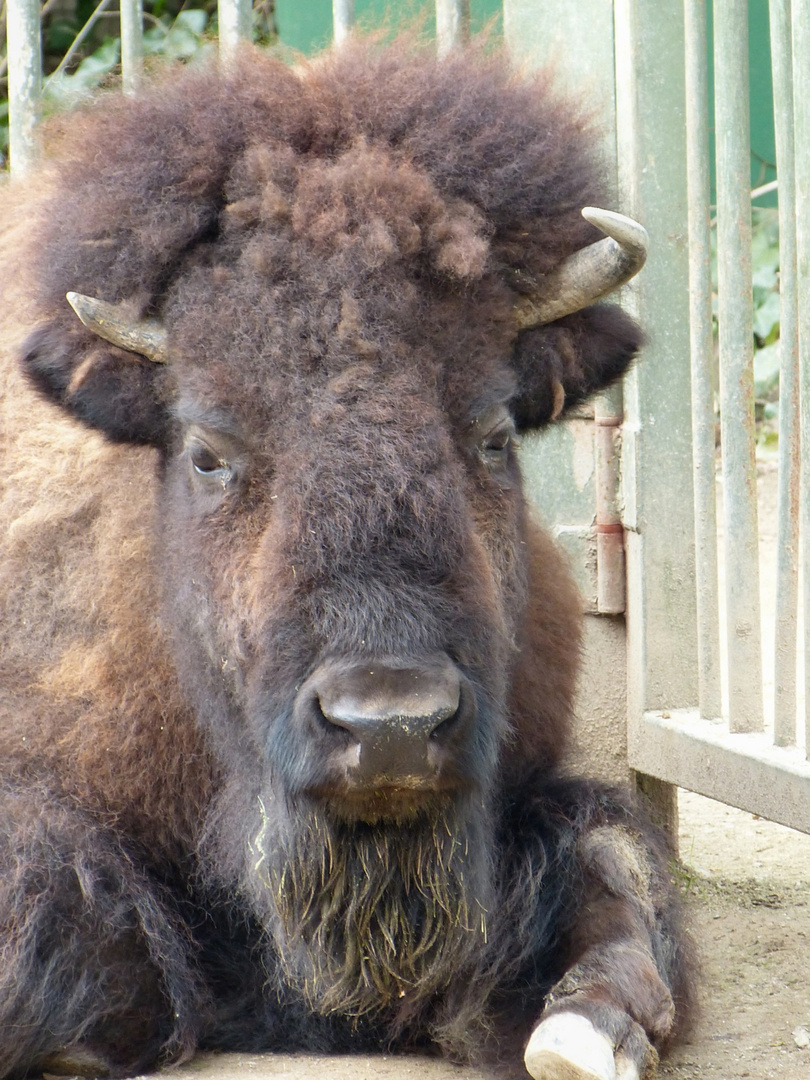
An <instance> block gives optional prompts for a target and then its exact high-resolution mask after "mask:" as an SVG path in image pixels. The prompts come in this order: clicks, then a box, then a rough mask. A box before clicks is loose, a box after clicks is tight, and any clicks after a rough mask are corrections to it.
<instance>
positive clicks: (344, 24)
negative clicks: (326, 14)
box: [332, 0, 354, 45]
mask: <svg viewBox="0 0 810 1080" xmlns="http://www.w3.org/2000/svg"><path fill="white" fill-rule="evenodd" d="M353 26H354V0H332V34H333V36H334V41H335V45H340V43H341V41H345V40H346V38H347V37H348V36H349V33H350V32H351V29H352V27H353Z"/></svg>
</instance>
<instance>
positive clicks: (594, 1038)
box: [524, 1013, 639, 1080]
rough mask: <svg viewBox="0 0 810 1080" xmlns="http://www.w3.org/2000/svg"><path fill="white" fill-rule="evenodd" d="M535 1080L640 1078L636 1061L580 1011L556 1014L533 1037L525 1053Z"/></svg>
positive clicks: (527, 1066) (544, 1022)
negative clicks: (617, 1049) (618, 1051)
mask: <svg viewBox="0 0 810 1080" xmlns="http://www.w3.org/2000/svg"><path fill="white" fill-rule="evenodd" d="M524 1061H525V1062H526V1069H527V1070H528V1072H529V1073H530V1074H531V1076H533V1077H534V1080H639V1074H638V1069H637V1068H636V1066H635V1064H634V1063H633V1062H632V1061H631V1060H630V1059H629V1058H627V1057H625V1056H624V1055H623V1054H619V1055H616V1054H614V1049H613V1043H612V1042H611V1041H610V1039H609V1038H608V1037H607V1036H606V1035H602V1034H601V1032H599V1031H597V1030H596V1028H595V1027H594V1026H593V1024H592V1023H591V1022H590V1020H587V1019H586V1018H585V1017H584V1016H580V1015H579V1014H578V1013H556V1014H555V1015H554V1016H550V1017H549V1018H548V1020H544V1021H543V1022H542V1024H540V1025H539V1026H538V1027H537V1028H536V1029H535V1031H534V1033H533V1034H532V1037H531V1039H529V1045H528V1046H527V1047H526V1054H525V1056H524Z"/></svg>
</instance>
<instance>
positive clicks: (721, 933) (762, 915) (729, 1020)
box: [172, 792, 810, 1080]
mask: <svg viewBox="0 0 810 1080" xmlns="http://www.w3.org/2000/svg"><path fill="white" fill-rule="evenodd" d="M679 802H680V819H681V829H680V844H681V858H682V861H683V863H684V873H683V881H682V887H683V890H684V894H685V896H686V901H687V905H688V911H689V916H690V921H691V925H692V927H693V932H694V934H695V937H696V939H697V943H698V948H699V951H700V955H701V961H702V967H703V970H702V975H701V1005H702V1007H701V1015H700V1017H699V1019H698V1023H697V1026H696V1029H695V1031H694V1032H693V1034H692V1036H691V1037H690V1039H689V1041H688V1042H687V1043H685V1044H684V1045H682V1046H680V1047H678V1048H677V1049H676V1050H675V1051H674V1052H673V1054H672V1055H671V1056H670V1058H669V1060H667V1061H666V1062H664V1063H663V1064H662V1066H661V1073H660V1075H661V1078H662V1080H664V1078H666V1080H738V1078H739V1080H742V1078H750V1080H771V1078H774V1080H776V1078H778V1080H810V976H809V975H808V968H809V967H810V836H806V835H804V834H803V833H797V832H793V831H792V830H791V829H785V828H782V826H780V825H774V824H773V823H772V822H769V821H761V820H759V819H757V818H754V817H752V816H751V815H750V814H744V813H743V812H742V811H740V810H734V809H732V808H731V807H726V806H722V805H720V804H719V803H714V802H711V801H710V800H709V799H703V798H701V797H700V796H698V795H693V794H691V793H688V792H681V795H680V800H679ZM805 1032H806V1033H807V1037H806V1039H805V1036H804V1033H805ZM804 1042H806V1043H807V1045H806V1046H800V1045H799V1044H800V1043H804ZM172 1076H173V1077H174V1078H175V1080H271V1078H272V1080H310V1078H312V1080H314V1078H318V1080H479V1074H477V1073H475V1072H472V1071H470V1070H463V1069H458V1068H455V1067H454V1066H452V1065H446V1064H443V1063H441V1062H437V1061H430V1060H422V1059H414V1058H396V1057H391V1056H380V1057H362V1058H317V1057H309V1058H307V1057H285V1056H280V1055H272V1054H265V1055H255V1054H250V1055H247V1054H223V1055H204V1056H201V1057H199V1058H197V1059H196V1060H195V1061H193V1062H191V1063H190V1064H189V1065H185V1066H182V1067H181V1068H179V1069H177V1070H173V1071H172Z"/></svg>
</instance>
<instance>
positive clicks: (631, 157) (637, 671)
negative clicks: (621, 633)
mask: <svg viewBox="0 0 810 1080" xmlns="http://www.w3.org/2000/svg"><path fill="white" fill-rule="evenodd" d="M614 12H615V42H616V68H615V69H616V109H617V142H618V163H619V191H620V192H621V206H622V209H624V210H625V212H626V213H628V214H630V215H631V216H633V217H636V218H638V220H639V221H641V222H643V224H644V225H645V226H646V227H647V229H648V231H649V233H650V254H649V258H648V260H647V264H646V266H645V267H644V270H643V271H642V273H641V274H639V276H638V278H635V279H634V280H633V281H632V282H631V284H630V286H629V288H628V292H629V293H630V294H631V297H632V299H633V300H634V301H635V304H636V305H637V307H636V308H635V310H634V314H635V313H637V314H638V316H639V318H640V320H641V324H642V326H644V328H645V329H646V330H647V331H648V333H649V338H650V345H649V346H648V348H647V349H646V350H645V354H644V356H643V358H642V359H641V361H640V362H639V363H638V364H636V365H635V366H634V367H633V369H632V371H631V372H630V375H629V377H628V378H627V379H626V380H625V388H624V404H625V425H624V434H623V439H622V443H623V445H622V473H623V478H624V495H625V517H624V522H625V529H626V535H625V544H626V556H627V627H628V645H629V650H628V665H629V676H628V683H627V693H628V724H629V727H628V749H629V753H630V764H631V765H633V764H634V757H635V740H636V735H637V733H638V732H640V730H641V727H642V719H643V716H644V714H645V713H646V712H647V711H650V710H662V709H666V710H669V709H677V708H690V707H694V706H695V705H696V704H697V698H698V687H697V632H696V627H697V612H696V603H695V592H694V581H695V554H694V536H695V522H694V500H693V497H692V409H691V403H690V362H689V263H688V254H687V243H686V240H687V223H688V211H687V187H686V168H685V162H686V143H685V125H684V110H685V71H684V62H683V56H684V53H683V49H684V25H683V4H662V3H660V0H615V4H614Z"/></svg>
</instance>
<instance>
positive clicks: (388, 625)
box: [0, 42, 688, 1080]
mask: <svg viewBox="0 0 810 1080" xmlns="http://www.w3.org/2000/svg"><path fill="white" fill-rule="evenodd" d="M45 141H46V144H47V156H46V158H45V164H44V165H43V166H42V168H41V169H40V171H39V172H38V173H37V174H36V175H35V176H34V177H33V178H31V179H28V180H26V181H25V182H24V183H21V184H19V185H18V187H17V188H16V189H15V188H12V189H10V190H9V191H8V192H7V194H6V199H5V202H6V206H7V209H6V212H5V214H4V218H5V222H6V224H5V226H4V241H3V242H4V245H5V255H4V264H3V265H4V283H3V294H4V295H3V299H4V310H5V312H6V314H7V316H8V319H7V323H8V325H7V327H6V329H5V331H4V340H5V341H9V340H11V341H12V343H13V350H12V351H13V353H14V359H13V361H11V362H10V363H9V365H8V366H7V368H6V369H4V372H3V387H4V405H3V409H4V415H3V440H4V442H3V450H2V461H3V481H4V492H3V495H2V520H3V535H4V547H3V552H2V562H0V590H1V592H2V604H3V608H2V629H0V633H1V634H2V662H3V673H2V699H1V700H2V714H1V718H0V762H2V770H3V773H2V776H3V779H2V786H1V787H0V803H1V807H0V875H1V876H0V935H1V937H0V958H1V959H0V1033H2V1034H1V1035H0V1041H1V1043H2V1045H0V1075H1V1076H3V1077H17V1076H22V1075H29V1074H32V1073H33V1074H36V1073H37V1072H41V1071H42V1070H46V1071H48V1072H51V1073H54V1072H71V1073H84V1074H86V1075H92V1076H101V1075H103V1076H113V1077H115V1076H127V1075H130V1074H132V1073H135V1072H137V1071H138V1070H142V1069H147V1068H151V1067H154V1066H156V1065H157V1064H159V1063H160V1062H165V1061H177V1060H180V1059H183V1058H187V1057H188V1056H189V1055H191V1054H192V1053H193V1052H194V1051H195V1049H196V1048H205V1047H207V1048H220V1049H242V1050H250V1051H254V1050H259V1049H268V1050H276V1049H278V1050H291V1049H305V1050H316V1051H320V1052H330V1051H347V1050H369V1049H371V1048H389V1049H402V1050H405V1049H425V1050H430V1049H434V1050H435V1049H437V1048H438V1049H439V1050H441V1051H442V1052H443V1053H445V1054H447V1055H448V1056H450V1057H452V1058H453V1059H455V1060H460V1061H473V1062H478V1063H481V1064H483V1065H484V1066H485V1067H491V1068H492V1069H495V1070H501V1072H502V1073H503V1074H505V1075H508V1076H518V1075H525V1072H524V1064H523V1059H524V1052H525V1063H526V1064H525V1067H526V1068H528V1070H529V1072H530V1073H531V1074H532V1075H533V1076H535V1077H538V1078H554V1080H559V1078H563V1077H564V1078H578V1080H593V1078H598V1080H612V1078H614V1077H619V1078H621V1080H632V1078H637V1077H640V1076H643V1075H645V1074H646V1073H647V1072H648V1071H649V1070H651V1069H653V1068H654V1061H655V1058H656V1048H657V1049H660V1047H661V1046H662V1045H664V1044H666V1042H667V1041H668V1040H669V1039H671V1037H672V1036H673V1033H674V1032H675V1031H676V1030H677V1028H678V1025H679V1023H680V1022H681V1019H680V1018H681V1017H683V1016H684V1015H685V1010H686V1006H687V1004H688V988H687V983H688V979H687V974H686V972H687V965H686V962H685V959H684V946H683V940H682V938H681V936H680V932H679V930H678V928H677V919H676V916H675V905H674V902H673V896H672V888H671V884H670V881H669V876H668V871H667V862H666V859H667V856H666V852H665V851H664V849H663V847H662V846H661V844H660V843H659V841H658V840H657V839H656V838H655V836H654V834H653V833H652V831H651V830H650V828H649V826H648V825H647V824H645V821H644V818H643V815H642V814H641V813H640V812H639V811H638V809H637V808H635V806H634V804H633V802H632V800H631V799H630V798H629V796H625V795H622V794H621V793H618V792H615V791H610V790H607V789H605V788H602V787H600V786H599V785H596V784H594V783H590V782H587V781H583V780H576V779H571V778H568V777H566V775H565V773H564V761H565V752H566V733H567V731H568V729H569V725H570V714H571V700H572V689H573V685H574V679H575V674H576V667H577V652H578V647H579V644H578V622H579V615H578V608H579V602H578V598H577V595H576V593H575V591H574V589H573V588H572V585H571V582H570V580H569V577H568V576H567V574H566V570H565V567H564V565H563V563H562V562H561V558H560V556H559V555H558V554H557V552H556V550H555V548H554V547H553V545H552V544H551V542H550V541H549V539H548V538H547V537H546V536H545V535H544V534H543V533H542V532H541V531H539V530H538V528H537V526H536V525H535V524H534V523H533V522H532V520H531V517H530V514H529V513H528V511H527V508H526V504H525V500H524V497H523V495H522V492H521V477H520V470H519V465H518V454H517V452H516V448H517V445H518V439H519V436H520V434H521V433H522V432H525V431H531V430H534V429H538V428H541V427H542V426H543V425H545V424H548V423H549V422H551V421H553V420H555V419H556V418H557V417H558V416H560V415H565V412H566V410H568V409H569V408H570V407H571V406H573V405H576V404H577V403H578V402H581V401H582V400H583V399H585V398H586V397H587V396H588V395H590V394H592V393H593V392H595V391H597V390H599V389H600V388H601V387H603V386H605V385H606V384H607V383H609V382H611V381H612V380H614V379H616V378H617V377H618V376H619V375H621V373H622V372H623V371H624V370H625V368H626V367H627V365H628V363H629V362H630V360H631V359H632V357H633V356H634V354H635V353H636V352H637V350H638V347H639V344H640V334H639V331H638V328H637V327H636V326H635V324H634V323H633V322H632V321H631V320H630V319H629V318H628V317H627V316H625V315H624V314H623V313H622V312H621V311H620V310H619V309H617V308H615V307H610V306H604V305H597V306H594V303H593V301H594V300H596V299H598V298H599V297H600V296H601V295H603V294H604V293H606V292H607V291H609V290H610V289H611V288H613V287H614V286H615V285H616V284H618V283H620V282H621V281H622V280H625V279H626V278H627V277H628V276H630V275H631V274H632V273H633V272H634V270H635V269H637V268H638V267H639V265H640V263H641V262H642V261H643V230H641V229H640V227H638V226H634V224H633V223H631V222H627V221H626V220H625V221H624V222H622V221H621V220H619V219H615V220H614V219H611V217H610V215H607V214H602V213H598V212H597V213H594V214H591V217H592V218H593V219H594V220H596V221H598V222H599V223H600V224H601V226H602V228H603V230H604V231H612V232H613V233H614V234H615V235H616V236H618V237H619V239H620V241H621V243H620V244H618V245H617V244H616V243H615V242H614V241H613V240H610V239H604V238H603V239H602V240H599V237H600V235H601V234H600V233H599V232H598V231H597V230H596V229H595V228H594V227H593V226H592V225H591V224H588V223H587V222H586V221H584V220H583V218H582V216H581V214H580V210H581V208H582V207H583V206H585V205H587V204H589V203H593V202H594V201H595V200H598V198H599V186H598V169H597V168H596V167H595V164H594V161H595V154H594V152H593V144H594V143H595V141H596V140H595V138H594V133H593V131H592V130H591V128H590V126H589V123H588V122H587V120H586V119H585V118H584V117H583V116H582V114H581V112H580V111H578V110H577V108H576V107H573V106H572V105H571V103H570V102H566V101H563V100H561V99H559V98H557V97H555V96H554V94H553V93H552V91H551V89H550V86H549V83H548V79H545V78H540V79H538V80H535V81H534V82H531V83H526V82H523V81H519V80H517V79H516V78H514V77H513V76H512V75H510V73H509V71H508V68H507V66H506V64H505V63H504V62H503V61H502V59H499V58H497V57H492V56H488V55H486V54H485V53H484V52H483V51H476V50H473V51H472V52H467V53H463V54H459V55H453V56H451V57H449V58H448V59H446V60H444V61H442V62H437V61H435V60H434V59H432V58H431V57H430V55H429V54H428V53H427V52H426V51H424V50H421V49H420V48H419V47H417V46H410V45H409V46H407V47H406V46H404V45H402V44H395V45H393V46H392V45H388V46H383V45H380V44H378V43H373V42H372V43H368V42H366V43H362V42H354V43H350V44H348V45H347V46H346V47H344V48H342V49H341V50H339V51H338V52H337V53H336V54H335V55H332V56H330V57H327V58H325V59H321V60H319V61H318V62H317V63H314V64H313V65H311V66H309V67H304V68H301V69H291V68H289V67H285V66H284V65H282V64H281V63H279V62H277V61H275V60H273V59H270V58H268V57H266V56H264V55H261V54H259V53H258V52H254V51H250V50H246V51H245V53H244V54H243V55H242V57H241V59H240V60H239V61H238V62H237V63H236V64H235V66H233V67H231V68H229V69H228V70H226V71H224V72H218V71H217V70H215V69H214V68H212V67H209V68H207V69H204V70H195V71H188V72H186V73H184V74H182V75H180V76H177V75H174V76H171V77H163V78H161V80H160V81H159V82H158V83H157V84H156V85H154V86H153V87H152V88H151V89H149V90H147V91H146V92H144V93H143V94H142V95H141V96H139V97H137V98H135V99H126V98H123V97H112V96H108V97H105V98H104V99H103V100H102V101H101V102H100V103H98V104H96V105H94V106H91V107H88V108H86V109H85V110H83V111H82V112H81V113H79V114H78V115H76V114H74V115H71V116H68V117H65V118H62V119H57V120H55V121H53V122H52V123H51V125H50V127H49V128H47V129H46V135H45ZM598 240H599V243H598V244H597V243H596V242H597V241H598ZM66 294H69V300H70V303H68V300H66ZM71 305H72V306H71ZM74 308H75V311H76V312H77V313H78V315H79V318H77V317H76V314H75V313H74ZM12 312H13V316H12V315H9V313H12ZM80 320H81V321H80ZM527 1045H528V1048H527Z"/></svg>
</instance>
